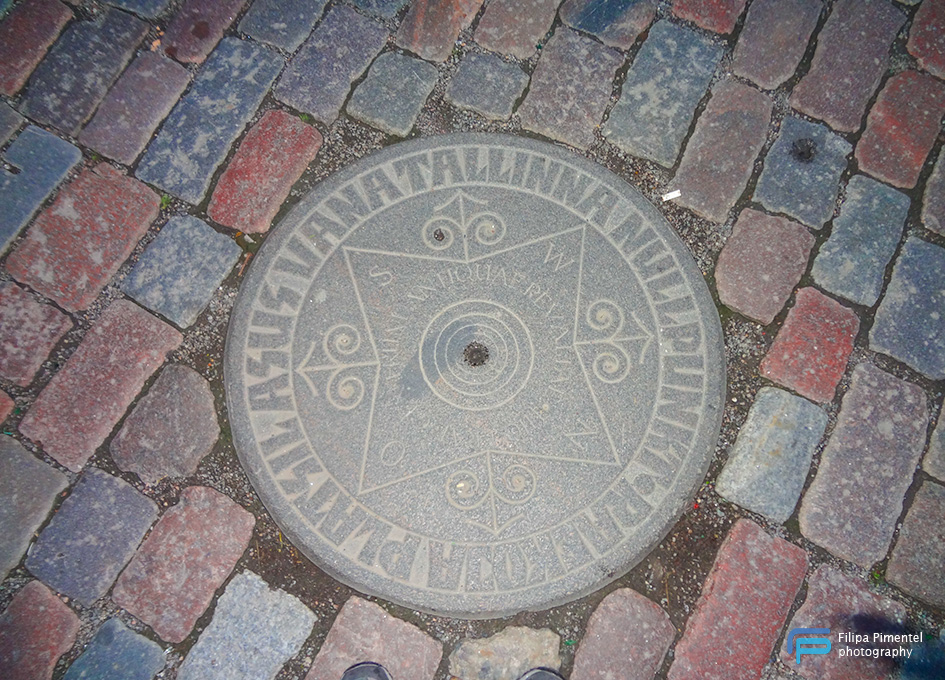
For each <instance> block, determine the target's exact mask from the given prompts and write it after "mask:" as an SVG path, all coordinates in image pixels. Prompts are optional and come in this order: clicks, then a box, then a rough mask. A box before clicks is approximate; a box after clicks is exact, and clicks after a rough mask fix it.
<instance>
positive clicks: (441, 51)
mask: <svg viewBox="0 0 945 680" xmlns="http://www.w3.org/2000/svg"><path fill="white" fill-rule="evenodd" d="M482 1H483V0H454V1H453V2H443V1H442V0H415V1H414V2H412V3H411V4H410V10H409V11H408V12H407V16H405V17H404V21H403V23H402V24H401V25H400V29H399V30H398V31H397V44H398V45H400V46H402V47H405V48H407V49H408V50H410V51H411V52H413V53H415V54H417V55H419V56H421V57H423V58H424V59H428V60H429V61H443V60H444V59H446V58H447V57H448V56H450V54H451V53H452V51H453V44H454V43H455V42H456V38H457V37H459V32H460V31H461V30H463V29H464V28H465V27H466V26H468V25H469V24H470V23H472V20H473V19H474V18H475V17H476V13H477V12H478V11H479V8H480V7H481V6H482Z"/></svg>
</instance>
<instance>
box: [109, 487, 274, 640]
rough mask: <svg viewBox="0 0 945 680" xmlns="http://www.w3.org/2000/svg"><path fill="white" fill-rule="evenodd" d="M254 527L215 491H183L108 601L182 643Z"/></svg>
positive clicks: (247, 516)
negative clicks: (113, 602)
mask: <svg viewBox="0 0 945 680" xmlns="http://www.w3.org/2000/svg"><path fill="white" fill-rule="evenodd" d="M254 523H255V519H254V518H253V516H252V515H251V514H250V513H249V512H247V511H246V510H244V509H243V508H241V507H239V506H238V505H237V504H236V503H234V502H233V501H231V500H230V499H229V498H227V497H226V496H224V495H223V494H221V493H220V492H219V491H215V490H213V489H211V488H209V487H205V486H191V487H188V488H187V489H185V490H184V491H183V492H182V493H181V497H180V502H178V504H177V505H175V506H173V507H172V508H169V509H168V510H167V511H166V512H165V513H164V515H163V516H162V517H161V519H160V521H158V523H157V524H156V525H155V526H154V529H153V530H152V531H151V533H150V534H149V535H148V538H147V540H145V542H144V544H143V545H142V546H141V549H140V550H138V552H137V554H136V555H135V556H134V559H133V560H132V561H131V564H129V565H128V568H127V569H125V571H124V572H123V573H122V575H121V578H119V579H118V583H117V584H115V589H114V591H113V593H112V599H114V600H115V602H117V603H118V604H119V605H120V606H122V607H124V608H125V609H127V610H128V611H129V612H131V613H132V614H134V615H135V616H137V617H138V618H139V619H141V620H142V621H144V622H145V623H147V624H148V625H149V626H151V628H153V629H154V632H155V633H157V634H158V635H160V636H161V638H163V639H164V640H167V641H168V642H181V641H182V640H183V639H184V638H186V637H187V636H188V635H189V634H190V631H191V629H192V628H193V627H194V624H195V623H196V622H197V619H198V618H200V616H201V615H202V614H203V613H204V611H205V610H206V609H207V606H208V605H209V604H210V600H211V599H212V598H213V595H214V591H216V589H217V588H219V587H220V586H221V585H222V584H223V582H224V581H225V580H226V578H227V576H229V574H230V572H231V571H232V570H233V567H234V566H236V561H237V560H238V559H239V558H240V556H241V555H242V554H243V552H244V551H245V550H246V546H247V545H248V544H249V539H250V537H251V536H252V533H253V525H254ZM217 611H218V612H219V605H218V607H217Z"/></svg>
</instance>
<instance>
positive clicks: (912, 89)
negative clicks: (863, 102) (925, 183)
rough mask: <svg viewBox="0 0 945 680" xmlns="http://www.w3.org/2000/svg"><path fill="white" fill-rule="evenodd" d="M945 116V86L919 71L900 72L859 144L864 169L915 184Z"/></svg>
mask: <svg viewBox="0 0 945 680" xmlns="http://www.w3.org/2000/svg"><path fill="white" fill-rule="evenodd" d="M943 115H945V83H942V82H941V81H939V80H937V79H935V78H933V77H932V76H930V75H926V74H924V73H919V72H918V71H903V72H902V73H897V74H896V75H894V76H893V77H892V78H890V79H889V81H888V82H887V83H886V86H885V87H884V88H883V91H882V92H880V93H879V97H877V99H876V103H875V104H874V105H873V108H872V109H870V115H869V118H868V119H867V122H866V131H865V132H863V137H862V138H861V139H860V142H859V144H857V145H856V160H857V161H858V162H859V164H860V169H861V170H863V171H865V172H868V173H869V174H871V175H873V177H876V178H877V179H881V180H883V181H884V182H888V183H889V184H892V185H894V186H897V187H903V188H906V189H908V188H911V187H914V186H915V183H916V181H917V180H918V179H919V173H920V172H922V166H923V165H924V164H925V159H926V157H927V156H928V155H929V151H931V150H932V145H933V144H934V143H935V138H936V137H937V136H938V133H939V130H940V129H941V121H942V116H943Z"/></svg>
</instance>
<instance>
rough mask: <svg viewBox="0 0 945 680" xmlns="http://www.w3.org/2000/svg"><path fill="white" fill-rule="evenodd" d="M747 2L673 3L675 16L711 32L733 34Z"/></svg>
mask: <svg viewBox="0 0 945 680" xmlns="http://www.w3.org/2000/svg"><path fill="white" fill-rule="evenodd" d="M745 2H746V0H676V1H675V2H674V3H673V14H675V15H676V16H678V17H679V18H680V19H687V20H689V21H692V22H693V23H695V24H696V25H697V26H701V27H702V28H704V29H706V30H709V31H715V32H716V33H731V32H732V30H733V29H734V28H735V22H737V21H738V17H739V16H740V15H741V13H742V10H743V9H745Z"/></svg>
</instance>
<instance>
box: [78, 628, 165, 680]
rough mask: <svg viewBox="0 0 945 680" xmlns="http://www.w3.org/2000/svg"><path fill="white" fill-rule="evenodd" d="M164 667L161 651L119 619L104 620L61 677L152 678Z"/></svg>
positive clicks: (97, 679) (100, 679) (99, 679)
mask: <svg viewBox="0 0 945 680" xmlns="http://www.w3.org/2000/svg"><path fill="white" fill-rule="evenodd" d="M162 668H164V652H163V651H162V650H161V646H160V645H159V644H157V643H156V642H153V641H151V640H149V639H148V638H146V637H144V636H143V635H138V634H137V633H135V632H134V631H132V630H131V629H129V628H128V627H127V626H125V624H123V623H122V622H121V621H120V620H118V619H109V620H108V621H106V622H105V625H103V626H102V627H101V628H99V629H98V632H97V633H96V634H95V637H94V638H92V641H91V642H90V643H89V644H88V646H87V647H86V648H85V651H84V652H82V656H80V657H79V658H78V659H76V660H75V662H74V663H73V664H72V665H71V666H69V670H68V671H66V674H65V675H64V676H63V680H116V678H121V680H151V678H153V677H154V676H155V674H157V672H158V671H159V670H161V669H162Z"/></svg>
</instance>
